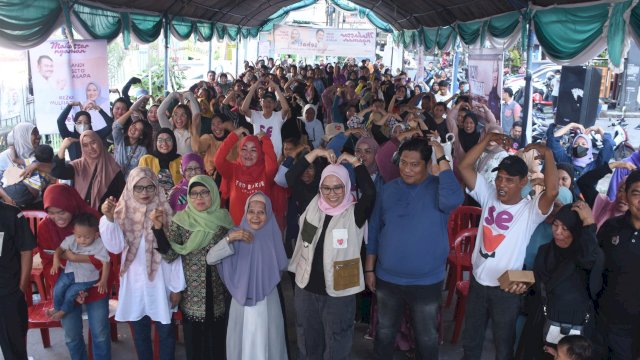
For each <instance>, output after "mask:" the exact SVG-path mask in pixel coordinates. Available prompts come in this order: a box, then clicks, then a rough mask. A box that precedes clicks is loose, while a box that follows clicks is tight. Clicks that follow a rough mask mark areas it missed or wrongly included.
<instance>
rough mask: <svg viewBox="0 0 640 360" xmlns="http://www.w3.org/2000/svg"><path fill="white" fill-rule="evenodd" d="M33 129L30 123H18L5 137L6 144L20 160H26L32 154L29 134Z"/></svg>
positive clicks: (32, 149)
mask: <svg viewBox="0 0 640 360" xmlns="http://www.w3.org/2000/svg"><path fill="white" fill-rule="evenodd" d="M35 128H36V126H35V125H33V124H31V123H20V124H18V125H16V127H15V128H13V130H11V132H10V133H9V135H7V143H8V144H9V145H13V147H14V148H15V149H16V154H17V155H18V157H20V158H21V159H28V158H30V157H31V155H32V154H33V151H34V148H33V144H32V143H31V132H32V131H33V129H35Z"/></svg>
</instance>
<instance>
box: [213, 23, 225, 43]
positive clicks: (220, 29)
mask: <svg viewBox="0 0 640 360" xmlns="http://www.w3.org/2000/svg"><path fill="white" fill-rule="evenodd" d="M213 28H214V29H215V33H216V37H217V38H218V39H224V37H225V36H227V26H226V25H224V24H220V23H218V24H215V25H214V26H213Z"/></svg>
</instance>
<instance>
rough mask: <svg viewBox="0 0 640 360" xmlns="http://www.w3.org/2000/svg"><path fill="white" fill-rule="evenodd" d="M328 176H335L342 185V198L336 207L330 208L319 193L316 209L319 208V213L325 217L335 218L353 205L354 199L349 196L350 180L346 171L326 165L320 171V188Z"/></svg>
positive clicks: (343, 168) (336, 166)
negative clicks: (343, 192)
mask: <svg viewBox="0 0 640 360" xmlns="http://www.w3.org/2000/svg"><path fill="white" fill-rule="evenodd" d="M329 175H333V176H336V177H337V178H338V179H340V181H342V183H343V184H344V191H345V194H344V198H343V199H342V203H340V204H339V205H338V206H336V207H331V205H329V204H328V203H327V202H326V201H325V200H324V196H323V195H322V193H321V194H320V198H319V199H318V207H319V208H320V211H322V212H323V213H325V214H326V215H331V216H336V215H340V214H342V212H343V211H345V210H346V209H347V208H349V206H351V204H353V203H355V202H356V199H355V198H354V196H353V195H352V194H351V190H350V189H351V180H350V179H349V172H347V169H346V168H345V167H344V166H342V165H334V164H329V165H327V167H325V168H324V170H323V171H322V176H321V177H320V186H322V183H323V182H324V179H325V178H326V177H327V176H329ZM318 190H319V189H318Z"/></svg>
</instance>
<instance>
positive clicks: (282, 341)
mask: <svg viewBox="0 0 640 360" xmlns="http://www.w3.org/2000/svg"><path fill="white" fill-rule="evenodd" d="M207 263H208V264H210V265H216V264H217V267H218V272H219V273H220V276H221V277H222V281H223V282H224V284H225V285H226V287H227V289H229V292H230V293H231V296H232V297H233V300H232V301H231V309H230V310H229V325H228V327H227V359H231V360H241V359H265V360H270V359H272V360H279V359H287V358H288V356H287V346H286V338H285V331H284V320H283V314H282V307H281V305H280V298H279V296H278V290H277V285H278V283H280V277H281V276H282V271H284V270H285V269H286V268H287V255H286V254H285V251H284V247H283V245H282V233H281V232H280V228H279V227H278V223H277V222H276V219H275V217H274V215H273V209H272V208H271V201H270V200H269V198H268V197H267V196H266V195H265V194H264V193H262V192H257V193H254V194H253V195H251V196H249V198H248V199H247V202H246V205H245V215H244V216H243V218H242V223H241V224H240V227H239V228H235V229H234V230H232V231H230V232H229V234H228V235H227V236H226V237H225V238H224V239H223V240H222V241H220V242H219V243H218V244H216V246H214V247H213V248H212V249H211V250H209V253H208V254H207Z"/></svg>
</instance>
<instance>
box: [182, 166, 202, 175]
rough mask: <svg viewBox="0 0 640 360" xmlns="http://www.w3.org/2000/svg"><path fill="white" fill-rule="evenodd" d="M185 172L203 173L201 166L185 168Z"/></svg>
mask: <svg viewBox="0 0 640 360" xmlns="http://www.w3.org/2000/svg"><path fill="white" fill-rule="evenodd" d="M184 172H185V173H187V174H202V169H200V167H188V168H186V169H184Z"/></svg>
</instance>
